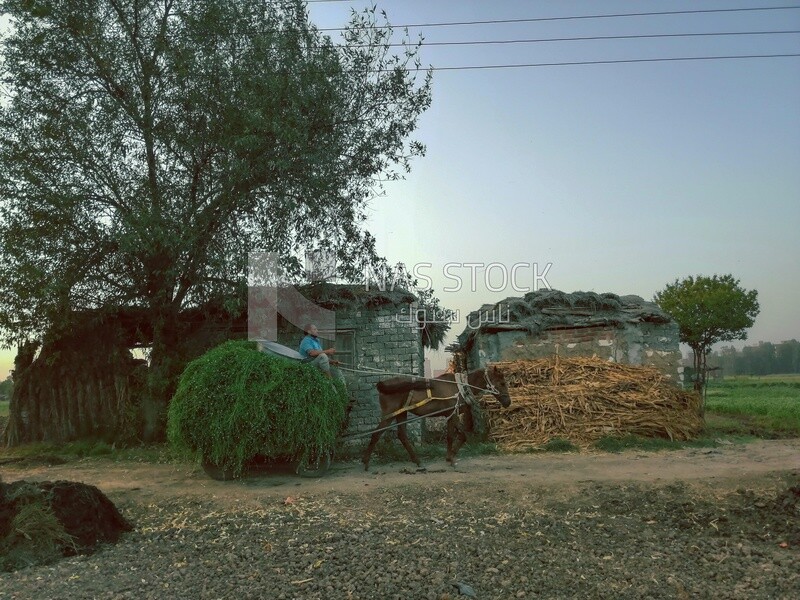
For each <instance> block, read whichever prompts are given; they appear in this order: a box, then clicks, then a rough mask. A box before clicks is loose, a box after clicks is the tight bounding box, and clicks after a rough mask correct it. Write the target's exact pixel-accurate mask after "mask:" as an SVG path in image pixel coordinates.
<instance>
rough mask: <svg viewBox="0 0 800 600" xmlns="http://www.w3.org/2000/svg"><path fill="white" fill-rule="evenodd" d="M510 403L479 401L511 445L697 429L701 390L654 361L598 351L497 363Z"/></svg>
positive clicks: (671, 434) (501, 439)
mask: <svg viewBox="0 0 800 600" xmlns="http://www.w3.org/2000/svg"><path fill="white" fill-rule="evenodd" d="M497 366H498V367H500V368H501V369H503V371H504V373H505V378H506V383H507V384H508V391H509V394H510V396H511V406H510V407H508V408H499V406H498V405H497V403H489V404H486V405H484V408H485V413H484V414H485V416H486V419H487V423H488V425H489V432H490V433H489V435H490V438H491V439H493V440H494V441H495V442H497V443H498V445H500V446H501V447H503V448H505V449H508V450H525V449H534V448H539V447H541V446H543V445H544V444H546V443H547V442H548V441H549V440H551V439H554V438H560V439H566V440H569V441H570V442H572V443H573V444H575V445H576V446H588V445H589V444H591V443H592V442H594V441H596V440H598V439H600V438H602V437H605V436H623V435H628V434H634V435H639V436H646V437H664V438H670V439H675V440H685V439H690V438H692V437H694V436H696V435H697V434H699V433H700V431H701V429H702V427H703V420H702V417H701V416H700V397H699V396H698V395H697V394H695V393H691V392H686V391H683V390H681V389H679V388H678V387H676V385H675V384H674V383H673V382H671V381H670V380H669V379H668V378H667V377H665V376H664V375H663V374H662V373H661V372H660V371H659V370H658V369H655V368H653V367H640V366H633V365H621V364H617V363H612V362H607V361H604V360H601V359H599V358H559V357H557V356H556V357H554V358H549V359H548V358H546V359H539V360H518V361H513V362H502V363H497Z"/></svg>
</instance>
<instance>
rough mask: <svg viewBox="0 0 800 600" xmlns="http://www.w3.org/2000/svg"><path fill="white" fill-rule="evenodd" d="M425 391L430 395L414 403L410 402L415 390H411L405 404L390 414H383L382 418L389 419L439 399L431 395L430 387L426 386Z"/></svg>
mask: <svg viewBox="0 0 800 600" xmlns="http://www.w3.org/2000/svg"><path fill="white" fill-rule="evenodd" d="M425 391H426V392H427V395H428V397H427V398H423V399H422V400H420V401H419V402H415V403H414V404H409V403H410V402H411V399H412V398H413V397H414V390H411V391H410V392H408V398H406V403H405V404H404V405H403V406H401V407H400V408H398V409H397V410H396V411H394V412H391V413H389V414H388V415H383V416H382V417H381V419H389V418H391V417H396V416H397V415H399V414H400V413H403V412H408V411H409V410H414V409H415V408H419V407H420V406H425V405H426V404H427V403H428V402H430V401H431V400H438V398H433V397H432V396H431V389H430V388H426V389H425Z"/></svg>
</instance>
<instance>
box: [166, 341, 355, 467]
mask: <svg viewBox="0 0 800 600" xmlns="http://www.w3.org/2000/svg"><path fill="white" fill-rule="evenodd" d="M346 406H347V394H346V392H345V389H344V386H343V385H342V384H341V383H340V382H339V381H337V380H335V379H330V378H328V377H326V376H325V375H324V374H323V373H322V372H321V371H320V370H319V369H317V368H316V367H314V366H312V365H307V364H303V363H301V362H298V361H293V360H288V359H284V358H280V357H277V356H273V355H269V354H265V353H263V352H259V351H258V349H257V348H256V345H255V343H253V342H247V341H230V342H226V343H224V344H222V345H220V346H217V347H216V348H214V349H212V350H210V351H209V352H207V353H206V354H204V355H203V356H201V357H200V358H198V359H196V360H194V361H192V362H191V363H189V365H187V367H186V370H185V371H184V372H183V375H182V376H181V380H180V382H179V384H178V389H177V391H176V393H175V396H174V397H173V399H172V403H171V404H170V407H169V413H168V423H167V435H168V437H169V440H170V442H171V443H172V444H174V445H175V446H177V447H179V448H183V449H188V450H190V451H192V452H195V453H197V454H198V455H199V456H200V457H201V459H202V460H204V461H208V462H211V463H213V464H216V465H219V466H220V467H224V468H226V469H231V470H232V471H233V472H234V474H236V475H239V474H241V473H242V471H243V469H244V466H245V464H246V463H247V462H248V461H249V460H251V459H252V458H253V457H255V456H258V455H263V456H269V457H273V458H278V457H298V456H301V455H302V454H303V453H304V452H314V451H317V450H321V449H325V448H329V447H330V446H332V445H333V443H334V442H335V440H336V438H337V436H338V435H339V432H340V431H341V427H342V423H343V421H344V418H345V408H346Z"/></svg>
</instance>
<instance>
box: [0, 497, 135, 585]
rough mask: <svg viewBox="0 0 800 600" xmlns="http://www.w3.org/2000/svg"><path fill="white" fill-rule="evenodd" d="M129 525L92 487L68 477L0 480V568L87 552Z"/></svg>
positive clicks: (15, 566)
mask: <svg viewBox="0 0 800 600" xmlns="http://www.w3.org/2000/svg"><path fill="white" fill-rule="evenodd" d="M132 529H133V527H132V526H131V524H130V523H128V521H126V520H125V518H124V517H123V516H122V515H121V514H120V513H119V511H118V510H117V507H116V506H114V504H113V503H112V502H111V501H110V500H109V499H108V498H107V497H106V496H105V494H103V492H101V491H100V490H98V489H97V488H96V487H94V486H91V485H86V484H84V483H78V482H73V481H55V482H49V481H44V482H41V483H31V482H27V481H15V482H14V483H2V482H0V570H4V571H10V570H13V569H18V568H22V567H28V566H33V565H38V564H46V563H49V562H52V561H53V560H56V559H57V558H60V557H62V556H72V555H75V554H91V553H92V552H94V550H95V549H96V548H97V545H98V544H101V543H107V542H109V543H116V542H117V540H119V536H120V534H121V533H122V532H125V531H131V530H132Z"/></svg>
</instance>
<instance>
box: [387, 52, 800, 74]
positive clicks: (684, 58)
mask: <svg viewBox="0 0 800 600" xmlns="http://www.w3.org/2000/svg"><path fill="white" fill-rule="evenodd" d="M791 57H800V53H799V54H743V55H734V56H678V57H669V58H628V59H621V60H586V61H570V62H557V63H525V64H505V65H468V66H459V67H430V70H432V71H469V70H473V71H474V70H479V69H522V68H532V67H566V66H575V65H618V64H626V63H652V62H673V61H674V62H677V61H693V60H738V59H747V58H791ZM408 70H409V71H428V69H424V68H422V67H420V68H418V69H414V68H409V69H408ZM374 72H376V73H386V72H391V69H384V70H380V71H374Z"/></svg>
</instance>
